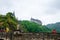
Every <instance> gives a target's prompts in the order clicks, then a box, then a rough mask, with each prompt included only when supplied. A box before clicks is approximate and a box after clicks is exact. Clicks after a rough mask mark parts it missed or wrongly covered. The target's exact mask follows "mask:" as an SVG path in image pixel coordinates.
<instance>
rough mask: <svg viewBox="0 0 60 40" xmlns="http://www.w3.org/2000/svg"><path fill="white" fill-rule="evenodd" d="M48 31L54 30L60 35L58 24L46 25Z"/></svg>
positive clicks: (59, 25)
mask: <svg viewBox="0 0 60 40" xmlns="http://www.w3.org/2000/svg"><path fill="white" fill-rule="evenodd" d="M46 26H47V27H48V28H49V29H52V30H54V29H55V30H56V31H57V33H60V22H57V23H54V24H48V25H46Z"/></svg>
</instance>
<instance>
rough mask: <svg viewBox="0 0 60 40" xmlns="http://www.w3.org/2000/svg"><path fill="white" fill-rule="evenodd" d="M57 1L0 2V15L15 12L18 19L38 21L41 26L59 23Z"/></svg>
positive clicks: (12, 0)
mask: <svg viewBox="0 0 60 40" xmlns="http://www.w3.org/2000/svg"><path fill="white" fill-rule="evenodd" d="M59 5H60V2H59V0H0V13H3V14H4V13H6V12H8V11H15V14H16V17H18V19H30V18H31V17H33V18H37V19H40V20H41V21H42V22H43V24H48V23H54V22H57V21H59V20H60V19H59V15H60V12H59V11H60V6H59Z"/></svg>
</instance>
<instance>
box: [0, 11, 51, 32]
mask: <svg viewBox="0 0 60 40" xmlns="http://www.w3.org/2000/svg"><path fill="white" fill-rule="evenodd" d="M18 25H20V26H19V29H18V30H23V32H34V33H36V32H38V33H39V32H51V30H50V29H49V28H47V27H46V26H45V25H41V24H38V23H35V22H32V21H29V20H17V18H16V17H15V14H14V13H11V12H8V13H6V15H1V14H0V31H1V30H3V31H5V32H10V31H14V30H17V26H18Z"/></svg>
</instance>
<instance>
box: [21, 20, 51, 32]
mask: <svg viewBox="0 0 60 40" xmlns="http://www.w3.org/2000/svg"><path fill="white" fill-rule="evenodd" d="M20 25H22V28H24V31H25V30H26V31H25V32H51V30H50V29H48V28H47V27H46V26H43V25H39V24H37V23H34V22H31V21H27V20H23V21H20Z"/></svg>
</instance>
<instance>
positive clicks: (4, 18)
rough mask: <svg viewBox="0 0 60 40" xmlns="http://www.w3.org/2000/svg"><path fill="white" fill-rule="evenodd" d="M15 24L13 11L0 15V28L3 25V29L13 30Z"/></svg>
mask: <svg viewBox="0 0 60 40" xmlns="http://www.w3.org/2000/svg"><path fill="white" fill-rule="evenodd" d="M17 24H18V21H17V19H16V18H15V16H14V15H13V13H11V12H8V13H7V14H6V15H0V28H1V27H2V26H3V27H4V28H5V29H6V28H9V29H10V30H15V29H16V26H17Z"/></svg>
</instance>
